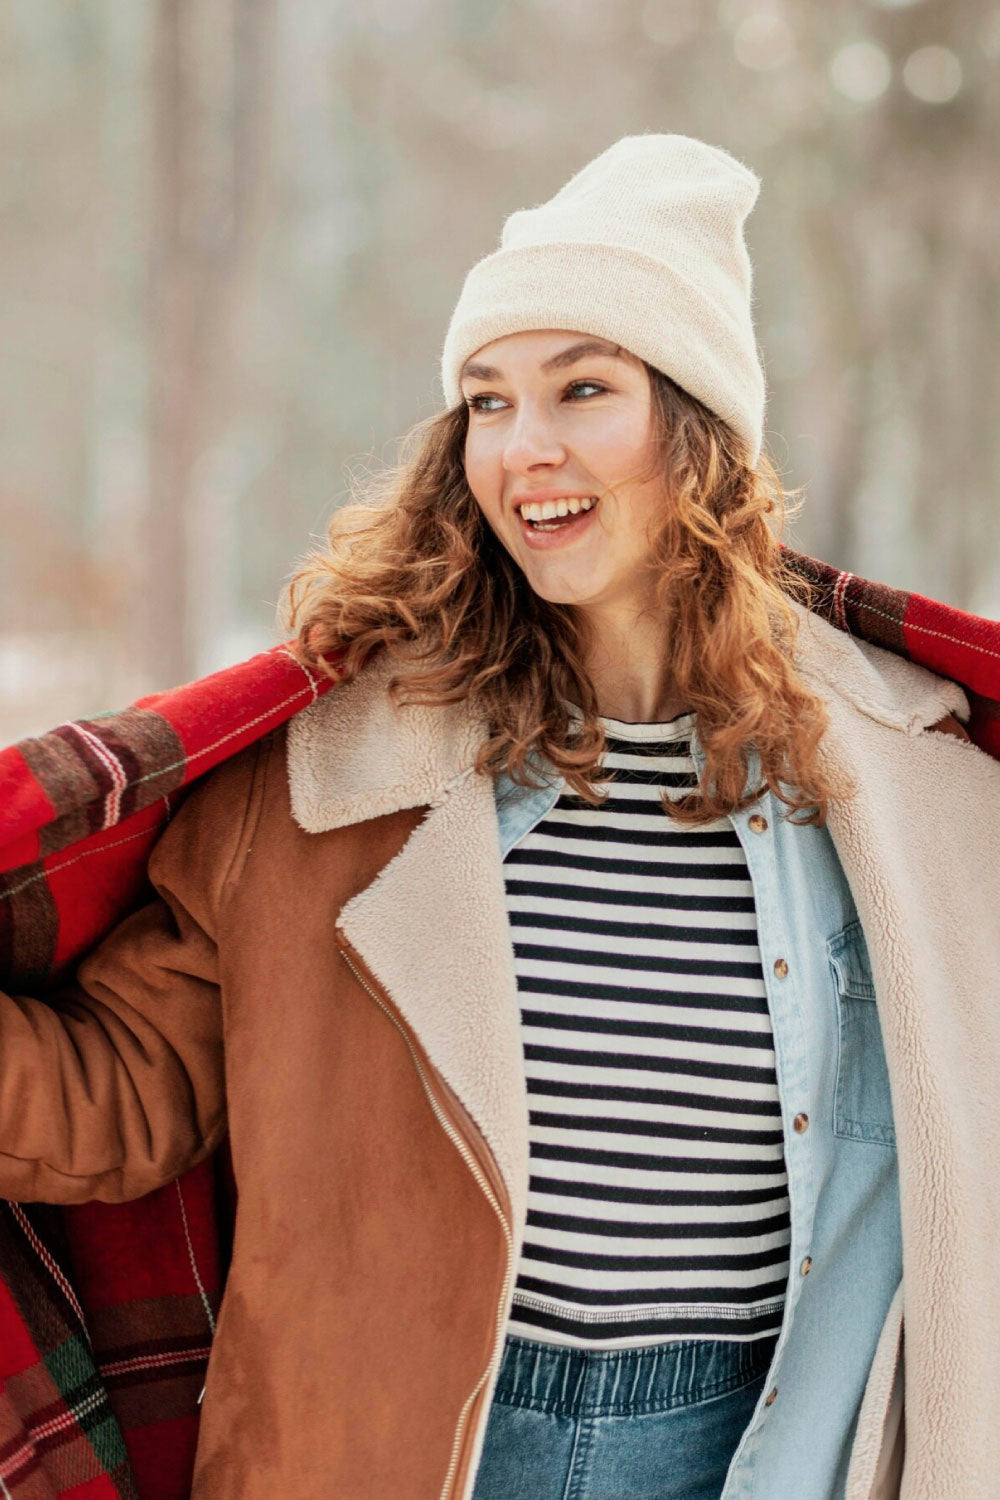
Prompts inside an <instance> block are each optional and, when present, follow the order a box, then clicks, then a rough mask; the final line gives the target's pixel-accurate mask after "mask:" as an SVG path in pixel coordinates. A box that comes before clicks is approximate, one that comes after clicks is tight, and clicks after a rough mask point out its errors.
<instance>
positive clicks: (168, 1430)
mask: <svg viewBox="0 0 1000 1500" xmlns="http://www.w3.org/2000/svg"><path fill="white" fill-rule="evenodd" d="M783 550H784V554H785V557H786V560H787V561H788V562H790V563H791V564H792V565H793V566H794V567H795V568H797V569H798V570H799V571H800V572H802V573H804V574H805V575H806V576H807V577H809V578H810V579H811V580H812V581H813V582H814V583H815V584H816V585H817V586H818V587H817V597H816V600H815V603H814V608H815V610H816V612H817V613H818V614H821V615H822V616H823V617H824V618H826V619H827V620H829V621H830V623H831V624H833V625H835V626H837V627H838V628H839V629H841V630H846V631H848V632H849V633H851V634H853V635H855V636H858V637H860V638H862V639H864V640H868V641H872V642H874V643H875V644H877V645H880V646H884V647H887V648H888V649H890V650H893V651H896V652H897V653H898V654H900V655H902V656H905V657H907V658H908V659H910V660H911V661H915V662H917V663H919V664H921V665H923V666H926V667H929V668H930V669H931V670H932V671H935V672H938V673H939V674H940V675H942V676H944V677H949V678H951V679H952V680H954V681H956V682H958V683H960V684H961V686H962V687H963V688H964V689H965V691H966V693H967V695H968V698H969V702H970V705H971V709H972V716H971V719H970V721H969V723H968V725H967V728H968V730H969V733H970V735H971V737H972V739H973V740H974V741H975V743H976V744H977V745H978V746H979V747H980V748H981V749H982V750H984V751H986V753H987V754H990V755H992V756H995V757H996V758H997V759H1000V622H997V621H994V620H986V619H981V618H979V617H977V616H975V615H970V614H967V613H966V612H965V611H963V610H959V609H955V608H952V607H951V606H949V605H945V604H939V603H937V602H935V601H934V600H931V599H926V598H923V597H922V596H920V595H918V594H912V593H908V592H906V591H905V590H900V589H891V588H888V587H886V586H885V585H883V584H878V583H875V582H872V581H870V580H868V579H864V578H860V577H858V576H856V575H854V574H851V573H847V572H843V571H840V570H838V569H836V568H833V567H831V566H829V565H828V564H826V563H823V562H820V561H818V560H817V559H816V558H811V557H807V556H806V555H805V554H803V553H797V552H794V551H792V550H791V549H789V548H787V547H785V548H784V549H783ZM330 686H332V683H331V681H330V679H328V678H326V677H324V676H320V675H319V674H313V673H309V672H307V671H305V670H304V669H303V668H302V667H301V666H300V665H299V664H298V663H297V662H295V660H294V658H293V657H292V656H291V654H290V652H289V650H288V646H287V644H286V645H281V646H275V647H273V648H272V649H271V650H270V651H265V652H261V653H259V654H258V655H256V656H254V657H251V658H250V659H249V660H248V661H245V662H240V663H238V664H237V665H236V666H233V667H229V668H226V669H224V670H223V671H221V672H216V673H213V674H212V675H211V676H209V677H206V678H202V679H200V680H199V681H197V682H193V683H188V684H186V685H185V686H183V687H179V688H174V689H171V690H169V691H167V692H162V693H157V694H153V695H151V696H149V697H146V698H142V699H140V700H138V702H137V703H134V704H132V705H131V706H130V707H128V708H126V709H124V710H123V711H121V712H120V713H111V714H102V715H99V716H97V717H95V718H91V719H87V720H83V721H81V722H79V723H77V724H62V725H59V726H58V727H57V728H56V729H54V730H52V731H51V732H50V733H49V734H47V735H42V736H39V737H38V738H35V739H29V740H25V741H22V742H21V744H19V745H14V746H12V747H10V748H9V749H7V750H3V751H0V976H2V977H0V984H2V987H3V988H5V989H8V990H15V991H21V992H23V993H31V994H38V995H44V994H47V993H49V992H51V990H52V989H53V988H54V987H55V986H57V985H58V983H59V982H60V981H61V980H62V979H64V978H65V977H66V976H67V975H68V974H70V973H71V971H72V967H73V965H74V964H75V963H76V961H78V960H79V959H80V958H81V957H83V955H84V954H85V953H87V952H88V951H89V950H90V949H91V948H93V947H94V946H95V945H96V943H97V942H99V941H100V939H101V938H102V937H103V936H104V935H105V934H106V933H107V932H108V931H109V930H110V929H111V928H112V927H113V926H115V925H116V924H117V923H118V922H119V921H120V920H121V919H122V918H123V917H124V916H125V915H127V913H128V912H129V911H131V910H133V909H134V908H135V907H136V906H137V905H139V904H140V903H141V902H142V901H143V900H145V899H147V898H148V896H149V895H150V894H151V890H150V887H149V883H148V878H147V874H146V861H147V858H148V855H149V851H150V850H151V848H152V846H153V844H154V843H155V842H156V839H157V838H158V836H159V834H160V832H161V831H162V829H163V827H164V825H165V823H166V821H167V819H168V818H169V817H170V816H171V815H172V814H173V812H175V811H176V809H177V807H178V806H179V805H180V802H181V800H182V799H183V797H184V796H185V794H186V791H187V789H188V788H189V787H190V785H191V783H192V782H193V781H194V780H196V779H197V778H198V777H200V776H203V775H205V773H206V772H208V771H209V770H211V769H212V768H213V767H214V766H216V765H218V764H220V763H221V762H222V761H223V760H225V759H227V758H228V757H229V756H230V755H233V754H235V753H236V752H237V751H238V750H241V749H243V748H244V747H245V746H247V745H250V744H252V743H254V741H255V740H256V739H258V738H259V737H260V736H261V735H263V734H265V733H267V732H268V731H269V730H271V729H274V728H276V727H277V726H278V725H280V724H282V723H284V722H285V721H286V720H287V719H288V718H290V717H291V716H292V714H294V713H297V712H299V710H300V709H302V708H305V707H307V706H308V704H310V703H312V702H314V701H315V699H316V698H317V697H319V696H320V695H321V694H322V693H324V692H326V691H327V690H328V688H329V687H330ZM233 1200H234V1190H233V1184H232V1178H231V1172H230V1171H229V1169H228V1153H227V1152H219V1153H216V1157H215V1159H214V1161H212V1162H206V1163H203V1164H202V1165H201V1166H199V1167H196V1168H195V1169H194V1171H192V1172H189V1173H188V1174H187V1175H186V1176H184V1177H183V1178H181V1179H180V1180H179V1182H177V1183H171V1184H169V1185H167V1186H166V1187H163V1188H160V1189H159V1190H158V1191H157V1192H155V1193H151V1194H149V1195H148V1196H147V1197H145V1198H141V1199H139V1200H138V1201H136V1202H133V1203H127V1204H121V1205H113V1204H106V1203H88V1204H80V1205H75V1206H74V1207H72V1208H68V1209H54V1208H47V1207H45V1206H44V1205H35V1204H33V1205H30V1206H23V1205H16V1204H3V1203H2V1202H0V1481H2V1486H3V1487H0V1500H6V1497H7V1496H9V1497H11V1500H186V1497H187V1496H188V1494H189V1491H190V1480H191V1468H192V1463H193V1456H194V1447H195V1441H196V1437H197V1423H198V1397H199V1395H200V1392H201V1389H202V1386H203V1380H204V1371H205V1365H206V1361H207V1357H208V1351H209V1347H210V1342H211V1337H212V1333H213V1331H214V1319H215V1314H216V1311H217V1309H218V1306H219V1303H220V1301H221V1296H222V1287H223V1282H224V1277H225V1269H226V1263H227V1256H228V1243H229V1239H230V1236H231V1231H232V1217H233Z"/></svg>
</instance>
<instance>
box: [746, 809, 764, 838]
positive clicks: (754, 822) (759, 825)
mask: <svg viewBox="0 0 1000 1500" xmlns="http://www.w3.org/2000/svg"><path fill="white" fill-rule="evenodd" d="M748 827H750V828H752V829H753V831H754V833H764V832H765V830H766V828H767V819H766V818H762V817H761V815H760V813H754V815H753V817H752V818H750V819H749V822H748Z"/></svg>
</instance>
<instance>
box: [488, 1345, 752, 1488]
mask: <svg viewBox="0 0 1000 1500" xmlns="http://www.w3.org/2000/svg"><path fill="white" fill-rule="evenodd" d="M774 1345H775V1337H774V1336H772V1337H769V1338H764V1339H755V1340H753V1341H752V1342H751V1343H736V1342H734V1341H733V1340H724V1339H677V1340H672V1341H670V1342H667V1343H660V1344H652V1345H650V1344H647V1345H645V1346H643V1347H640V1348H635V1349H597V1350H595V1349H580V1348H570V1347H567V1346H565V1345H558V1344H543V1343H538V1342H536V1341H535V1340H533V1339H522V1338H517V1337H515V1336H514V1335H512V1334H508V1336H507V1343H506V1345H505V1348H504V1352H503V1359H502V1362H501V1365H500V1373H499V1375H498V1377H497V1383H496V1387H495V1390H494V1394H493V1402H492V1405H491V1407H490V1415H489V1419H488V1422H487V1427H486V1436H485V1439H484V1442H483V1451H482V1457H481V1459H480V1463H479V1470H478V1473H477V1475H476V1485H475V1490H474V1491H473V1500H528V1497H530V1500H719V1496H720V1495H721V1493H722V1489H723V1486H724V1484H725V1482H726V1473H727V1471H728V1469H729V1462H730V1459H731V1458H732V1456H733V1453H734V1452H735V1451H736V1447H737V1445H738V1443H739V1441H740V1438H741V1437H742V1435H743V1430H744V1428H745V1427H746V1425H747V1423H748V1422H749V1421H750V1418H751V1416H752V1415H753V1411H754V1408H755V1406H756V1405H757V1401H758V1398H759V1397H760V1393H761V1390H762V1389H763V1385H764V1378H765V1376H766V1374H767V1370H768V1366H769V1365H770V1363H771V1355H772V1354H773V1352H774Z"/></svg>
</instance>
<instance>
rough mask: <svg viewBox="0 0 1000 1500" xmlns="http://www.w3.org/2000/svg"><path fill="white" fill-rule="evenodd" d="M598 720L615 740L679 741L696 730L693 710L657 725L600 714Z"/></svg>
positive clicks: (606, 732)
mask: <svg viewBox="0 0 1000 1500" xmlns="http://www.w3.org/2000/svg"><path fill="white" fill-rule="evenodd" d="M598 718H599V719H600V721H601V723H602V724H603V725H604V732H605V734H606V735H608V737H609V738H610V739H615V740H643V741H648V740H677V739H683V738H685V737H687V736H688V735H689V734H690V732H691V730H692V729H693V728H694V711H693V710H689V711H688V712H687V713H684V714H678V715H677V716H676V718H673V719H663V720H661V721H659V722H656V723H644V722H633V721H632V720H631V719H612V718H611V717H610V716H609V715H608V714H599V715H598Z"/></svg>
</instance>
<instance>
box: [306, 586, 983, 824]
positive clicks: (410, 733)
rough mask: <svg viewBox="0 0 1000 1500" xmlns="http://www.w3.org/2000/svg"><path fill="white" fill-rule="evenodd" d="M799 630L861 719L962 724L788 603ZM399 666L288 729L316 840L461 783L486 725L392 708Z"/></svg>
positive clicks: (829, 687)
mask: <svg viewBox="0 0 1000 1500" xmlns="http://www.w3.org/2000/svg"><path fill="white" fill-rule="evenodd" d="M791 604H792V608H793V609H794V611H795V613H796V615H797V616H798V618H799V621H800V629H799V635H798V639H797V642H796V649H795V661H796V665H797V667H798V669H799V670H800V671H801V673H802V675H803V677H804V678H806V679H807V680H808V681H809V682H810V685H812V686H813V687H815V689H816V690H817V691H818V692H820V693H821V694H823V695H824V696H828V695H829V694H830V693H834V694H837V695H839V696H840V697H841V698H843V699H845V700H847V701H848V702H850V703H852V704H853V705H854V707H855V708H857V709H858V710H860V712H861V713H863V714H865V715H867V717H868V718H871V719H874V720H876V722H878V723H880V724H885V725H887V726H889V727H890V728H893V729H898V730H901V731H902V732H903V733H905V734H915V733H917V731H918V730H920V729H922V728H924V727H926V726H927V725H929V724H934V723H936V722H937V721H938V720H939V719H941V718H943V717H944V716H945V715H946V714H956V715H957V716H958V717H959V718H960V719H963V720H964V719H967V718H968V716H969V700H968V698H967V697H966V695H965V692H964V691H963V689H962V688H961V687H960V686H959V685H958V684H957V683H955V682H952V681H951V680H950V679H948V678H945V677H940V676H938V675H937V674H936V673H934V672H930V671H928V670H927V668H926V667H922V666H918V665H917V663H916V662H912V661H908V660H907V659H906V658H905V657H902V656H899V655H897V654H896V653H895V652H893V651H889V650H887V649H885V648H884V647H882V646H876V645H873V644H872V643H871V642H869V641H865V640H861V639H859V638H857V637H855V636H851V635H849V634H847V633H846V632H845V631H843V630H840V629H838V628H837V627H836V626H834V625H831V624H830V623H829V622H828V621H827V620H825V619H823V618H822V616H820V615H817V614H814V613H813V612H812V611H810V610H808V609H806V608H804V606H802V605H800V604H799V603H798V602H797V601H795V600H792V601H791ZM406 670H407V669H406V667H405V666H400V664H399V663H396V662H394V661H393V660H392V659H391V658H390V657H389V656H388V653H385V652H381V653H379V655H378V656H376V657H375V658H374V659H373V660H371V661H370V662H369V663H368V664H367V665H366V666H365V667H364V668H363V669H362V671H361V672H360V673H359V675H358V676H357V677H356V678H355V679H354V680H353V681H352V682H350V683H346V684H344V685H343V686H341V687H339V688H338V689H337V691H336V692H333V693H328V694H326V696H325V697H323V698H321V699H319V700H318V701H317V702H316V703H314V704H312V705H311V706H310V707H309V708H307V709H304V710H303V711H302V712H301V713H298V714H296V715H295V717H294V718H292V719H291V720H290V721H289V724H288V778H289V787H290V792H291V803H292V812H293V815H294V817H295V820H296V822H297V823H298V824H299V825H300V827H302V828H303V829H304V830H305V831H306V832H307V833H323V832H325V831H326V830H328V829H331V828H341V827H344V826H346V825H347V824H350V823H357V822H362V821H364V820H365V819H367V818H374V817H379V816H381V815H382V814H385V813H392V812H399V811H401V810H402V809H403V808H407V807H421V806H430V807H435V806H437V805H438V804H439V803H440V802H441V800H442V798H443V797H444V796H445V794H446V792H447V790H448V788H449V787H450V786H451V785H453V784H454V783H455V782H456V781H457V780H459V779H461V777H463V776H464V775H467V774H468V773H469V771H470V770H471V768H472V765H473V762H474V760H475V754H476V750H477V749H478V747H479V745H480V743H481V742H482V738H483V734H484V726H483V724H482V722H481V720H480V719H479V718H478V716H477V715H475V714H474V713H473V712H472V711H471V710H470V708H469V707H468V705H466V704H462V703H457V704H449V705H446V706H443V707H429V706H427V705H421V704H415V703H414V704H404V705H403V706H401V707H400V708H398V709H396V708H394V707H393V705H392V703H391V701H390V699H389V696H388V694H387V692H386V684H387V683H388V681H389V678H390V677H391V676H392V674H393V672H395V671H401V672H402V673H403V674H404V675H405V672H406Z"/></svg>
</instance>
